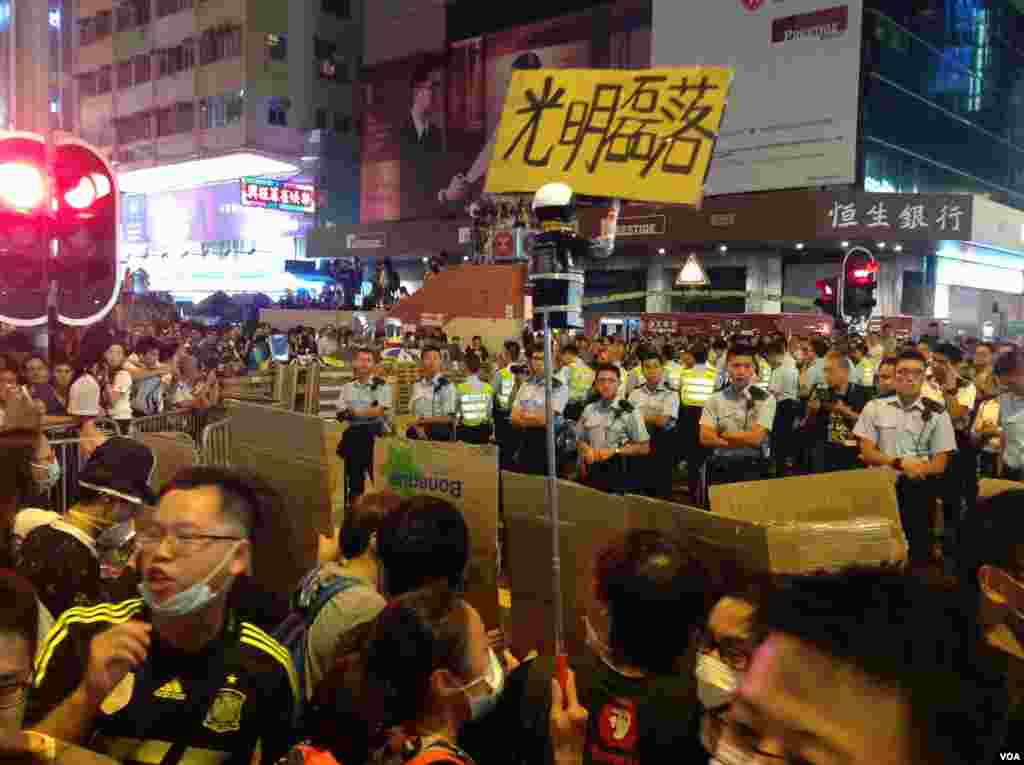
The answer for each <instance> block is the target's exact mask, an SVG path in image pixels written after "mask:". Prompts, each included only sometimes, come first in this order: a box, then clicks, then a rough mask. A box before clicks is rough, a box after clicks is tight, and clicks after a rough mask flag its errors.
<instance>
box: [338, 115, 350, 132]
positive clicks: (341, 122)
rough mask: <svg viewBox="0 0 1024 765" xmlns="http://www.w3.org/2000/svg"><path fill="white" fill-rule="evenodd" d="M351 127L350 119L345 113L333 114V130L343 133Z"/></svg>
mask: <svg viewBox="0 0 1024 765" xmlns="http://www.w3.org/2000/svg"><path fill="white" fill-rule="evenodd" d="M351 129H352V119H351V118H350V117H349V116H348V115H347V114H335V115H334V132H335V133H341V134H345V133H347V132H348V131H349V130H351Z"/></svg>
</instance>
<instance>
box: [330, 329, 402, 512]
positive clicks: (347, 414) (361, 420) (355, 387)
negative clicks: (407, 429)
mask: <svg viewBox="0 0 1024 765" xmlns="http://www.w3.org/2000/svg"><path fill="white" fill-rule="evenodd" d="M376 360H377V359H376V356H375V354H374V352H373V351H372V350H371V349H369V348H360V349H358V350H357V351H356V352H355V357H354V358H353V360H352V367H353V369H354V370H355V374H356V378H355V379H354V380H353V381H352V382H348V383H345V384H344V385H343V386H342V388H341V394H340V395H339V396H338V420H340V421H341V422H345V423H348V428H346V429H345V432H344V433H343V434H342V436H341V443H340V444H338V456H339V457H341V458H342V459H344V460H345V488H346V492H345V504H346V506H347V505H349V504H350V503H351V502H352V501H353V500H355V499H356V497H359V496H362V494H363V492H364V491H365V489H366V476H367V474H369V475H370V476H371V480H372V476H373V445H374V441H376V440H377V437H378V436H382V435H384V433H386V432H387V428H388V422H387V418H388V416H389V415H390V414H391V401H392V394H391V386H390V385H388V384H387V383H386V382H385V381H384V380H383V379H381V378H380V377H373V378H371V377H370V374H371V371H372V370H373V365H374V363H376Z"/></svg>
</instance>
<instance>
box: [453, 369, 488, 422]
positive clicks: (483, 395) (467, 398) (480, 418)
mask: <svg viewBox="0 0 1024 765" xmlns="http://www.w3.org/2000/svg"><path fill="white" fill-rule="evenodd" d="M455 395H456V398H457V401H458V412H459V421H460V422H461V423H462V424H463V425H468V426H470V427H476V426H477V425H483V424H484V423H485V422H490V421H491V402H492V400H493V399H494V388H492V387H491V386H490V384H489V383H485V382H481V381H480V380H478V379H475V378H470V379H469V380H465V381H464V382H461V383H459V384H458V385H456V386H455Z"/></svg>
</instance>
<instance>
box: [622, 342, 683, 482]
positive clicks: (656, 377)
mask: <svg viewBox="0 0 1024 765" xmlns="http://www.w3.org/2000/svg"><path fill="white" fill-rule="evenodd" d="M640 366H641V369H642V370H643V374H644V384H643V385H640V386H638V387H636V388H634V389H633V391H632V392H631V393H630V394H629V403H630V404H631V405H632V406H633V408H634V409H636V410H637V411H638V412H639V413H640V416H641V417H643V419H644V425H645V426H646V428H647V432H648V433H649V434H650V436H651V439H650V441H651V447H652V453H651V455H650V457H648V458H646V459H645V460H643V462H642V463H641V466H640V470H639V471H638V472H639V473H640V478H641V480H640V487H641V488H642V489H644V490H645V491H647V492H648V493H650V494H651V495H652V496H655V497H660V498H661V499H668V498H670V497H671V496H672V471H673V469H674V468H675V463H676V454H677V449H676V443H675V441H676V439H675V426H676V420H677V419H678V417H679V394H678V393H677V392H676V391H674V390H672V388H670V387H669V385H668V382H667V381H666V379H665V374H664V369H663V368H662V363H661V357H660V356H659V355H658V354H657V353H656V352H655V351H653V350H649V351H647V352H646V353H645V354H644V355H643V356H641V357H640Z"/></svg>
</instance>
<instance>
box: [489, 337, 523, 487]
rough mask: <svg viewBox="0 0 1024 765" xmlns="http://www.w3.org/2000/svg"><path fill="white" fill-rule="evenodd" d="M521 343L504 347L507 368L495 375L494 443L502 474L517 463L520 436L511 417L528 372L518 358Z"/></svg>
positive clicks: (508, 344) (513, 342) (512, 343)
mask: <svg viewBox="0 0 1024 765" xmlns="http://www.w3.org/2000/svg"><path fill="white" fill-rule="evenodd" d="M519 353H520V352H519V343H517V342H516V341H515V340H509V341H508V342H506V343H505V351H504V358H505V361H506V364H505V366H504V367H502V368H501V369H499V370H498V372H497V374H496V375H495V378H494V380H495V388H496V389H495V392H494V440H495V441H496V442H497V443H498V447H499V451H498V461H499V463H500V465H501V469H502V470H511V469H512V466H513V465H514V462H515V455H516V452H517V451H519V442H518V441H517V440H516V439H517V437H518V435H519V434H518V432H517V431H516V430H514V429H513V428H512V425H511V424H510V423H509V416H510V415H511V414H512V402H513V401H514V400H515V396H516V393H517V392H518V386H519V385H520V384H521V382H522V380H523V379H525V377H526V373H527V372H528V371H529V370H528V369H527V368H526V365H525V364H523V363H522V361H521V360H520V358H519Z"/></svg>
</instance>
